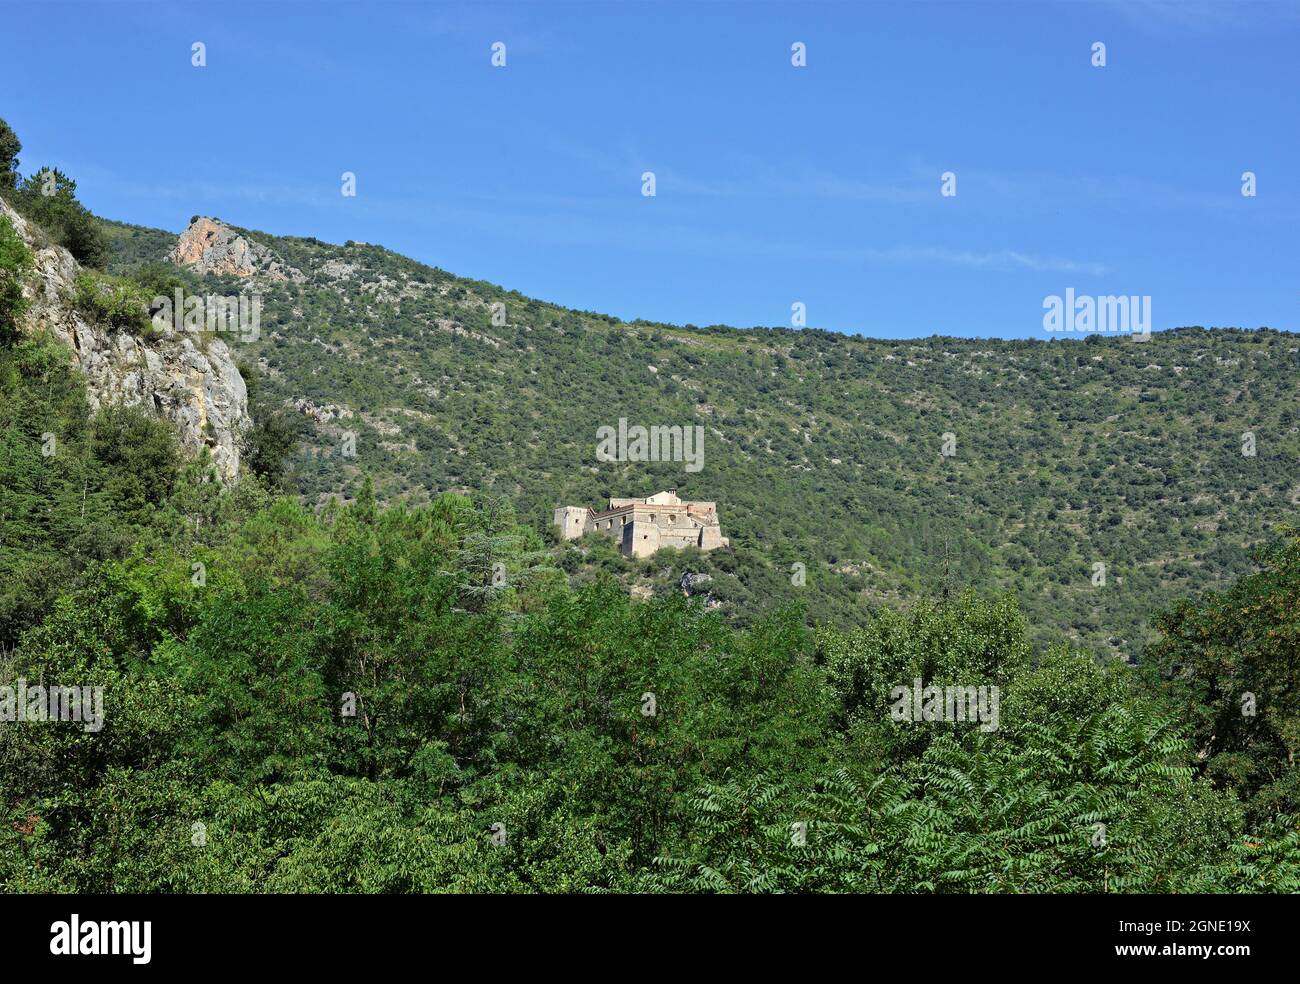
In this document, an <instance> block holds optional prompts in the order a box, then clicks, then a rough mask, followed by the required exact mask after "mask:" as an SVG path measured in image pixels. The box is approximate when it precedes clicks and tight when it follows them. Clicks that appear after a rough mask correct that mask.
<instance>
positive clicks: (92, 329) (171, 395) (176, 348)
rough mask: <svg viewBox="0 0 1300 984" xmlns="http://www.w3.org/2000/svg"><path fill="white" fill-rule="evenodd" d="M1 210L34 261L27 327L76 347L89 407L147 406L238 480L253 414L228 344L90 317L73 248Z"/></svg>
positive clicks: (6, 208) (4, 207) (223, 474)
mask: <svg viewBox="0 0 1300 984" xmlns="http://www.w3.org/2000/svg"><path fill="white" fill-rule="evenodd" d="M0 211H2V212H3V213H4V214H5V215H6V216H8V218H9V220H10V221H11V222H12V223H13V224H14V228H15V229H17V230H18V234H19V235H20V236H22V237H23V240H24V241H25V242H26V243H27V246H28V248H29V249H31V251H32V255H33V257H34V258H35V261H36V277H35V283H34V285H33V286H32V287H29V288H28V290H27V294H28V297H29V299H30V300H31V302H32V303H31V307H30V309H29V310H28V312H27V315H26V319H25V320H26V325H25V329H26V330H27V331H38V330H40V329H48V330H49V331H51V332H52V333H53V334H54V335H55V337H57V338H58V339H59V340H60V341H62V342H63V343H64V344H65V345H67V346H68V348H69V349H71V350H72V357H73V361H74V362H75V363H76V364H77V365H78V366H79V367H80V369H81V371H82V372H83V373H84V374H85V377H86V384H87V385H86V388H87V395H88V397H89V400H90V404H91V407H92V408H93V409H98V408H99V407H100V406H102V405H104V404H124V405H128V406H134V405H141V406H144V407H146V408H148V409H149V410H151V411H152V412H154V413H156V414H158V415H159V416H162V417H165V418H167V419H168V420H170V421H172V423H174V424H175V425H176V428H177V431H178V433H179V436H180V439H181V442H182V444H183V445H185V446H186V447H187V448H189V449H190V450H193V451H197V450H198V449H199V448H203V447H206V448H208V449H209V450H210V451H211V454H212V462H213V464H214V465H215V466H216V470H217V473H218V474H219V475H220V476H221V478H222V480H223V481H226V482H233V481H235V480H237V479H238V477H239V436H240V434H241V433H242V432H243V431H244V430H245V429H246V428H248V427H250V426H251V425H252V419H251V418H250V417H249V414H248V391H247V389H246V388H245V386H244V378H243V376H241V375H240V374H239V369H238V368H236V366H235V362H234V359H233V358H232V357H231V354H230V350H229V348H227V346H226V343H225V342H224V341H222V340H221V339H220V338H217V337H213V336H202V338H200V337H199V336H196V335H192V334H188V333H186V332H181V331H177V330H176V329H175V328H173V327H172V326H170V325H166V326H162V327H159V328H158V329H156V334H155V335H153V336H151V337H150V338H147V339H144V338H137V337H135V336H133V335H130V334H128V333H126V332H120V331H112V330H110V329H109V328H107V327H105V326H104V325H101V324H97V323H95V322H93V321H90V320H87V317H86V315H85V314H84V313H82V312H81V311H79V310H77V309H76V308H75V307H74V306H73V300H72V299H73V292H74V289H75V284H76V279H77V274H78V273H79V272H80V265H79V264H78V263H77V261H76V260H74V259H73V258H72V254H71V253H69V252H68V251H67V250H66V249H63V248H62V247H60V246H55V245H52V244H49V243H46V242H45V241H44V237H37V236H35V235H33V230H32V228H31V227H30V226H29V225H28V223H27V222H26V221H25V220H24V219H23V218H22V216H20V215H19V214H18V213H17V212H15V211H14V210H13V209H11V208H10V207H9V205H8V204H6V203H5V202H4V201H3V200H2V199H0Z"/></svg>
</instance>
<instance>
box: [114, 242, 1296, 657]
mask: <svg viewBox="0 0 1300 984" xmlns="http://www.w3.org/2000/svg"><path fill="white" fill-rule="evenodd" d="M107 227H108V229H109V233H110V239H111V242H112V244H113V255H114V260H113V264H112V267H111V269H113V270H114V271H115V272H125V271H127V270H131V269H134V268H138V267H140V266H142V265H144V264H148V263H156V262H159V261H162V260H163V259H164V258H165V257H166V256H167V254H168V253H169V251H171V250H172V248H173V247H174V246H175V244H176V237H175V236H174V235H173V234H170V233H166V232H162V231H159V230H149V229H142V228H139V227H133V226H125V225H120V224H115V223H108V224H107ZM231 232H232V234H233V235H234V236H235V237H237V238H239V239H242V240H243V241H244V243H245V244H247V245H249V246H250V247H254V248H248V249H246V250H244V251H243V252H242V253H241V254H240V256H241V262H243V258H246V257H248V256H252V257H253V260H252V261H251V262H252V263H253V267H254V268H253V269H251V272H250V271H249V270H243V271H239V272H238V273H231V272H229V271H230V270H231V269H234V268H233V267H232V266H230V264H226V265H224V266H223V265H221V264H216V265H211V266H210V269H212V270H213V271H218V272H212V273H204V272H203V270H204V265H203V264H202V262H199V264H198V267H197V268H196V270H195V271H194V272H193V273H192V274H191V275H193V276H194V277H195V282H196V283H198V284H202V285H203V286H204V289H211V290H216V291H220V292H226V293H233V292H236V291H239V290H241V289H249V288H250V287H251V289H253V290H255V291H257V292H259V293H261V294H262V296H263V298H264V307H263V313H262V325H261V333H260V337H259V338H258V339H257V340H255V341H249V342H247V343H234V342H232V347H235V349H236V351H237V353H238V355H239V358H240V360H241V362H243V363H244V364H246V365H250V366H253V365H255V366H256V367H258V368H259V369H260V376H261V382H260V384H259V385H260V387H261V388H262V391H263V398H264V399H269V400H270V401H272V402H273V403H278V404H281V405H283V406H285V407H291V408H293V411H294V413H295V415H296V416H297V419H298V421H299V424H300V427H301V434H302V438H303V441H302V445H301V448H300V453H299V456H298V457H297V459H296V460H295V461H294V465H293V468H292V472H291V481H292V483H293V484H294V485H295V486H296V488H297V489H298V491H300V492H301V493H302V494H303V495H305V496H307V497H308V498H309V499H311V500H315V499H317V498H320V497H324V496H327V495H329V494H331V493H337V492H343V493H348V494H350V493H351V492H352V491H354V490H355V489H356V488H357V487H358V485H359V482H360V480H361V477H362V476H363V474H368V475H371V476H372V477H373V478H374V480H375V484H376V490H377V492H378V494H379V495H380V496H381V497H386V498H390V499H391V498H396V497H402V496H407V497H410V498H412V499H414V500H421V501H422V500H426V499H428V498H429V497H430V496H431V495H433V494H436V493H437V492H440V491H444V490H473V491H475V492H476V493H487V494H494V495H501V496H505V497H508V498H509V499H510V500H511V502H512V503H513V504H514V507H515V509H516V511H517V513H518V515H519V518H520V520H521V521H523V522H525V523H526V524H528V525H531V526H534V527H535V528H537V529H539V530H540V529H546V528H548V526H549V523H550V518H551V511H552V509H553V507H554V506H555V505H558V504H578V503H587V504H591V505H596V504H599V503H600V502H601V501H602V500H603V499H605V498H606V497H608V496H610V495H645V494H648V493H651V492H654V491H657V490H659V489H663V488H675V489H677V490H678V491H679V492H680V494H681V495H682V496H683V497H686V498H701V499H714V500H717V501H718V504H719V512H720V516H721V520H722V527H723V533H724V534H725V535H727V536H729V537H730V539H731V543H732V547H733V550H732V551H729V552H718V553H713V554H709V555H698V554H695V553H694V552H693V551H690V552H687V554H686V555H681V554H673V553H671V552H663V553H661V554H660V555H659V556H658V557H657V558H655V559H653V560H649V561H641V562H632V561H625V560H623V559H622V558H619V557H618V556H617V555H616V554H615V552H614V550H613V548H612V545H609V544H604V543H584V544H582V545H581V547H580V548H579V547H569V548H567V549H565V550H562V551H560V552H561V553H562V554H563V555H564V556H563V562H564V564H565V566H566V568H567V569H568V570H570V572H571V573H575V574H578V575H579V576H581V575H582V573H583V572H584V571H587V570H591V569H593V568H595V567H604V568H609V569H614V570H616V571H618V572H620V574H621V575H622V576H623V577H624V579H625V581H626V582H628V583H629V584H632V583H637V582H638V581H640V582H641V583H642V584H643V585H644V584H648V585H649V586H651V587H652V588H654V589H655V590H660V591H663V590H670V589H675V587H676V582H677V579H678V578H679V577H680V575H681V573H682V572H684V571H693V572H705V573H709V574H711V575H713V580H712V582H710V583H709V589H710V590H711V592H712V593H713V595H714V597H715V598H716V599H717V600H718V601H720V602H721V603H722V606H723V608H724V610H725V611H727V612H728V613H730V614H731V615H732V616H733V617H735V618H736V619H738V620H740V621H742V622H744V621H747V620H748V616H749V614H750V613H751V612H752V610H753V609H754V608H756V607H759V606H766V605H769V604H772V603H779V602H781V601H783V600H794V599H799V600H803V601H804V602H805V603H807V605H808V607H809V609H810V612H811V613H812V614H813V615H815V616H818V617H820V618H824V619H831V620H835V621H841V622H856V621H861V620H862V619H863V617H864V616H865V615H866V613H867V612H868V611H869V610H871V608H872V607H873V606H874V605H876V604H879V603H881V602H882V601H885V600H890V601H895V602H896V601H900V600H901V601H903V602H907V601H909V600H911V599H913V598H915V597H920V596H924V595H934V594H936V593H938V592H941V591H943V590H945V589H947V588H956V587H959V586H964V585H968V584H972V585H976V586H978V587H980V588H982V589H998V590H1007V591H1012V592H1014V593H1015V594H1016V595H1017V596H1018V598H1019V599H1020V603H1021V605H1022V606H1023V608H1024V609H1025V611H1026V613H1027V614H1028V616H1029V621H1030V623H1031V624H1034V625H1041V626H1048V628H1046V629H1043V630H1041V633H1042V634H1041V635H1040V640H1039V641H1044V639H1046V638H1050V637H1054V636H1068V637H1071V638H1073V639H1075V640H1076V641H1077V642H1081V643H1083V644H1086V645H1088V646H1090V647H1092V648H1093V649H1094V650H1095V651H1098V652H1111V653H1116V654H1122V655H1126V656H1129V655H1132V654H1133V653H1134V652H1136V651H1137V649H1138V648H1140V645H1141V644H1142V642H1143V641H1144V640H1145V639H1146V638H1147V635H1148V633H1149V630H1148V629H1147V627H1146V618H1147V613H1148V612H1150V611H1153V610H1155V609H1158V608H1160V607H1162V606H1164V605H1165V604H1167V603H1168V602H1169V601H1171V600H1172V599H1174V598H1175V597H1178V596H1181V595H1186V594H1194V593H1198V592H1200V591H1203V590H1205V589H1207V588H1210V587H1214V586H1216V585H1219V584H1222V583H1224V582H1225V581H1226V580H1227V579H1228V578H1229V577H1230V576H1232V575H1236V574H1241V573H1244V572H1246V571H1247V570H1249V563H1248V560H1249V552H1250V549H1251V548H1252V546H1253V545H1255V544H1257V543H1258V542H1260V541H1262V540H1263V539H1265V538H1266V537H1267V536H1268V535H1269V533H1270V532H1271V531H1272V530H1273V528H1274V527H1276V526H1277V525H1278V524H1280V523H1282V522H1284V521H1286V520H1288V519H1289V518H1290V517H1291V516H1292V515H1293V514H1294V510H1295V505H1296V498H1297V492H1298V491H1300V434H1298V433H1297V424H1298V422H1297V419H1296V409H1295V408H1296V407H1297V386H1296V382H1295V381H1296V378H1297V370H1298V369H1300V341H1298V340H1297V339H1296V338H1295V336H1292V335H1288V334H1283V333H1279V332H1275V331H1269V330H1261V331H1252V332H1246V331H1241V330H1235V329H1216V330H1204V329H1200V328H1189V329H1180V330H1178V331H1173V332H1167V333H1159V334H1157V335H1155V336H1153V337H1152V338H1151V339H1150V340H1149V341H1146V342H1137V341H1135V340H1134V339H1133V338H1130V337H1096V336H1094V337H1090V338H1088V339H1087V340H1086V341H1052V342H1039V341H984V340H968V339H952V338H928V339H919V340H910V341H877V340H871V339H865V338H858V337H846V336H841V335H838V334H832V333H827V332H820V331H814V330H805V331H793V330H787V329H748V330H740V329H733V328H725V327H709V328H695V327H690V326H688V327H674V326H669V325H662V324H653V323H647V322H630V323H629V322H622V321H619V320H618V319H615V318H611V317H606V316H602V315H598V314H593V313H589V312H580V311H573V310H569V309H565V308H561V307H557V306H555V305H551V304H547V303H544V302H541V301H538V300H534V299H530V298H527V297H524V296H522V295H520V294H518V293H514V292H510V291H506V290H503V289H501V288H499V287H496V286H493V285H491V284H488V283H484V282H481V281H473V280H467V279H463V278H459V277H455V276H453V275H451V274H448V273H446V272H444V271H442V270H438V269H435V268H431V267H428V266H425V265H423V264H420V263H417V262H415V261H413V260H410V259H407V258H405V257H402V256H399V255H396V254H394V253H391V252H389V251H387V250H385V249H383V248H382V247H379V246H375V245H366V244H348V245H344V246H336V245H330V244H327V243H323V242H320V241H318V240H315V239H300V238H282V237H272V236H268V235H265V234H262V233H258V232H254V231H250V230H243V229H232V230H231ZM255 247H264V249H258V248H255ZM187 255H190V256H191V259H192V256H193V254H187ZM259 264H260V265H259ZM286 269H287V270H288V271H290V275H289V276H286V275H285V274H284V272H283V271H284V270H286ZM240 273H242V274H243V275H242V276H241V275H239V274H240ZM298 274H301V276H298ZM497 304H499V305H504V307H503V308H500V309H497V310H498V311H503V312H504V323H500V322H501V321H502V318H501V317H500V316H498V317H496V318H495V319H494V317H493V314H494V309H493V305H497ZM494 320H495V322H496V323H494ZM621 417H622V418H627V420H628V421H629V423H631V424H643V425H655V424H659V425H681V426H688V425H697V424H698V425H702V426H703V427H704V429H705V445H704V448H705V450H704V459H703V468H702V469H701V470H700V471H698V472H689V471H686V470H685V469H684V468H683V465H682V464H681V463H657V464H647V463H631V462H623V463H618V462H600V461H597V460H596V455H595V448H596V443H597V436H596V431H597V428H598V427H600V426H602V425H610V426H616V425H617V423H618V420H619V418H621ZM345 432H353V433H355V435H356V445H355V449H356V454H355V457H349V456H347V455H345V454H344V453H343V439H344V434H345ZM1245 432H1251V433H1252V434H1253V435H1254V440H1255V443H1256V454H1255V456H1253V457H1249V456H1246V455H1243V453H1242V449H1243V434H1244V433H1245ZM945 433H951V434H953V435H955V440H956V454H955V456H952V457H945V456H943V455H942V454H941V453H940V452H941V446H942V442H943V435H944V434H945ZM795 564H803V565H805V567H806V571H807V574H806V585H805V586H802V587H800V586H797V585H796V584H794V583H792V580H797V579H792V575H791V572H792V570H793V569H794V565H795ZM1098 564H1103V565H1105V567H1104V574H1105V583H1104V584H1101V583H1097V582H1099V581H1100V577H1099V572H1100V571H1101V570H1102V569H1101V568H1098V567H1096V566H1095V565H1098ZM645 579H648V580H645Z"/></svg>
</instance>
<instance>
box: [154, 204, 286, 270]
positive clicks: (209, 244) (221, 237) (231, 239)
mask: <svg viewBox="0 0 1300 984" xmlns="http://www.w3.org/2000/svg"><path fill="white" fill-rule="evenodd" d="M167 259H168V261H169V262H171V263H174V264H176V265H177V266H183V267H189V268H190V269H191V270H193V271H194V272H195V273H203V274H213V275H215V276H235V277H257V276H264V277H266V278H267V279H268V280H279V281H293V282H294V283H302V282H303V281H304V280H305V279H306V278H305V277H304V276H303V275H302V271H300V270H296V269H294V268H293V267H291V266H289V265H288V264H285V263H282V262H280V260H279V259H278V258H277V257H276V256H275V254H274V253H272V252H271V251H270V250H269V249H267V248H266V247H265V246H263V245H262V244H261V243H255V242H252V241H251V240H249V239H246V238H244V237H243V236H241V235H240V234H239V233H237V232H236V231H235V230H234V229H232V228H230V226H228V225H225V224H224V223H221V222H218V221H217V220H216V219H210V218H207V217H206V216H199V217H197V218H195V220H194V221H193V222H191V223H190V225H189V228H187V229H186V230H185V231H184V232H182V233H181V234H180V238H178V239H177V240H176V245H175V246H173V247H172V248H171V252H169V253H168V254H167Z"/></svg>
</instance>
